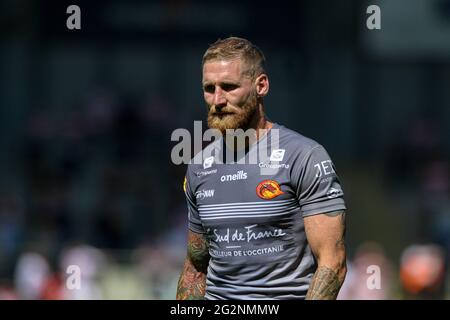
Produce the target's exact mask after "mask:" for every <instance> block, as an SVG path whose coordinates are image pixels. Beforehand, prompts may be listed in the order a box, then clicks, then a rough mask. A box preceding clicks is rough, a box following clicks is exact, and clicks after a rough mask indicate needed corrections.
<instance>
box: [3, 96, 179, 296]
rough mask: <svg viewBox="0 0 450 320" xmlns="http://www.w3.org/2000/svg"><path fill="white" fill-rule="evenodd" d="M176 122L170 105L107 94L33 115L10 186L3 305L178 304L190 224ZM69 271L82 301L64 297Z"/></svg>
mask: <svg viewBox="0 0 450 320" xmlns="http://www.w3.org/2000/svg"><path fill="white" fill-rule="evenodd" d="M171 114H173V111H172V110H171V105H170V102H169V101H167V99H166V100H163V99H162V98H159V97H157V96H149V97H146V98H145V99H141V100H133V99H129V98H126V97H119V96H116V95H114V94H112V92H111V91H108V90H103V89H102V90H99V91H98V92H96V93H95V94H92V95H91V96H89V97H88V98H87V99H86V100H85V101H82V102H80V104H79V105H76V106H73V107H71V108H68V111H67V109H66V110H64V111H60V112H55V110H50V109H46V108H45V107H42V108H36V109H35V110H33V111H32V112H30V113H29V115H28V116H27V119H26V122H25V123H26V126H25V128H24V129H23V133H24V134H23V140H22V141H21V143H19V142H18V143H17V146H16V147H15V149H14V150H13V152H14V164H13V165H12V166H11V170H12V174H11V175H13V176H14V179H10V181H11V180H12V181H13V182H14V183H11V184H9V183H8V184H6V183H3V184H1V185H0V291H1V293H0V296H1V298H18V299H47V298H50V299H55V298H85V299H92V298H118V297H122V298H127V297H128V298H133V297H134V298H150V299H152V298H155V299H157V298H163V297H165V298H169V297H173V294H174V289H173V277H174V275H173V272H175V273H178V272H179V271H178V270H174V269H175V268H176V267H177V266H178V265H179V264H180V263H181V262H180V261H182V259H183V257H184V252H185V249H184V243H185V234H186V228H185V225H186V221H185V212H184V207H182V204H184V198H183V197H184V195H183V193H182V181H183V180H182V179H183V175H184V173H183V171H184V168H183V167H182V166H178V167H177V166H174V165H172V163H171V161H170V147H171V146H170V143H171V141H170V135H171V132H172V130H173V128H175V127H178V126H180V124H177V123H176V121H177V120H176V118H172V117H171V116H170V115H171ZM180 250H181V252H180ZM69 265H77V266H79V267H80V270H81V275H82V281H81V283H82V286H81V288H82V290H81V291H80V290H78V291H77V290H75V291H70V292H66V291H65V290H64V288H65V279H66V278H67V276H69V274H68V273H67V268H68V266H69ZM168 278H169V283H167V282H166V280H167V279H168ZM143 279H145V280H146V281H142V280H143ZM144 284H146V285H144ZM171 284H172V287H170V285H171ZM134 285H137V286H138V287H140V288H133V289H130V290H131V291H135V290H138V291H135V292H132V293H130V295H128V294H127V292H126V290H127V289H126V288H127V286H130V288H131V287H133V286H134ZM169 287H170V288H172V290H169ZM118 288H120V289H118ZM108 292H109V293H108ZM169 292H171V293H169Z"/></svg>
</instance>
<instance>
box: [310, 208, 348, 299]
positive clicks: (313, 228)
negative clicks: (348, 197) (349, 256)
mask: <svg viewBox="0 0 450 320" xmlns="http://www.w3.org/2000/svg"><path fill="white" fill-rule="evenodd" d="M304 222H305V232H306V237H307V239H308V242H309V245H310V246H311V249H312V251H313V254H314V256H315V257H316V259H317V264H318V267H317V270H316V272H315V273H314V276H313V278H312V281H311V285H310V287H309V290H308V293H307V295H306V299H308V300H315V299H320V300H335V299H336V297H337V295H338V293H339V289H340V288H341V286H342V283H343V282H344V279H345V274H346V272H347V267H346V256H345V242H344V237H345V212H330V213H326V214H317V215H313V216H309V217H305V219H304Z"/></svg>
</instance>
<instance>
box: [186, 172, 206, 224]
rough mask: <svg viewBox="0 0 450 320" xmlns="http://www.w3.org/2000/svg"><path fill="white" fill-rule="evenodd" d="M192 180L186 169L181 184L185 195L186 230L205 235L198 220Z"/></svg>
mask: <svg viewBox="0 0 450 320" xmlns="http://www.w3.org/2000/svg"><path fill="white" fill-rule="evenodd" d="M192 180H194V177H192V175H190V171H189V168H188V170H187V172H186V176H185V177H184V182H183V189H184V193H185V195H186V203H187V209H188V228H189V230H191V231H193V232H195V233H205V230H204V229H203V225H202V222H201V220H200V215H199V211H198V207H197V203H196V197H195V193H194V191H193V190H194V189H193V187H192V184H193V182H194V181H192Z"/></svg>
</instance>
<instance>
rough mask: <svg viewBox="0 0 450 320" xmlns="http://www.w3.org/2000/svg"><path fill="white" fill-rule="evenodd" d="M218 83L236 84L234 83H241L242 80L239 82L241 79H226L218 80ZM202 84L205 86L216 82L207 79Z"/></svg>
mask: <svg viewBox="0 0 450 320" xmlns="http://www.w3.org/2000/svg"><path fill="white" fill-rule="evenodd" d="M217 84H218V85H224V84H234V85H239V84H240V82H239V81H234V80H224V81H220V82H218V83H217ZM202 85H203V86H209V85H214V83H213V82H211V81H205V82H202Z"/></svg>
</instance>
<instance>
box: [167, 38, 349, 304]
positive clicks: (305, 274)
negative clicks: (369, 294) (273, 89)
mask: <svg viewBox="0 0 450 320" xmlns="http://www.w3.org/2000/svg"><path fill="white" fill-rule="evenodd" d="M264 64H265V58H264V55H263V53H262V52H261V50H260V49H258V48H257V47H256V46H254V45H253V44H252V43H251V42H249V41H248V40H246V39H242V38H236V37H230V38H227V39H224V40H218V41H217V42H215V43H214V44H212V45H211V46H210V47H209V48H208V49H207V51H206V52H205V54H204V56H203V83H202V84H203V94H204V99H205V101H206V104H207V108H208V126H209V127H210V128H213V129H217V130H218V131H220V132H221V133H222V134H223V136H222V138H221V139H217V140H216V141H214V142H213V143H211V144H210V145H208V146H207V147H206V148H204V149H203V150H202V152H200V153H198V154H197V155H196V156H195V157H194V159H193V160H191V162H190V163H189V165H188V168H187V173H186V177H185V180H184V190H185V194H186V199H187V206H188V213H189V219H188V225H189V230H188V245H187V247H188V248H187V256H186V259H185V263H184V267H183V271H182V273H181V276H180V279H179V282H178V288H177V295H176V297H177V299H208V300H214V299H231V300H240V299H336V297H337V295H338V292H339V289H340V287H341V285H342V283H343V281H344V278H345V274H346V252H345V242H344V234H345V210H346V206H345V202H344V198H343V195H344V194H343V191H342V188H341V185H340V182H339V179H338V176H337V174H336V169H335V167H334V165H333V162H332V161H331V159H330V157H329V155H328V154H327V152H326V150H325V149H324V147H323V146H321V145H320V144H319V143H317V142H315V141H314V140H312V139H309V138H307V137H305V136H303V135H301V134H299V133H297V132H295V131H293V130H290V129H288V128H286V127H284V126H283V125H281V124H278V123H275V122H271V121H270V120H269V119H268V118H267V117H266V116H265V112H264V101H263V98H264V96H266V95H267V93H268V91H269V78H268V75H267V73H266V71H265V69H264V68H265V67H264ZM232 129H243V130H244V132H251V134H250V137H249V139H245V144H244V146H243V147H242V145H241V147H242V148H239V145H237V144H236V142H231V143H229V142H228V141H232V140H229V139H228V137H230V134H229V132H230V130H232ZM234 136H236V135H234ZM261 146H262V147H263V148H264V149H265V150H266V151H267V150H269V151H268V152H267V155H266V156H264V154H265V153H264V152H262V153H261V152H260V150H258V149H260V148H259V147H261ZM233 148H234V149H233ZM230 150H232V151H233V152H231V153H230V152H229V151H230ZM242 150H243V152H241V153H240V154H242V156H241V157H240V158H239V152H238V151H242ZM213 151H214V152H213ZM225 151H226V152H225ZM211 154H214V156H210V155H211ZM230 154H231V157H230V156H229V155H230ZM252 159H256V161H252Z"/></svg>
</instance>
